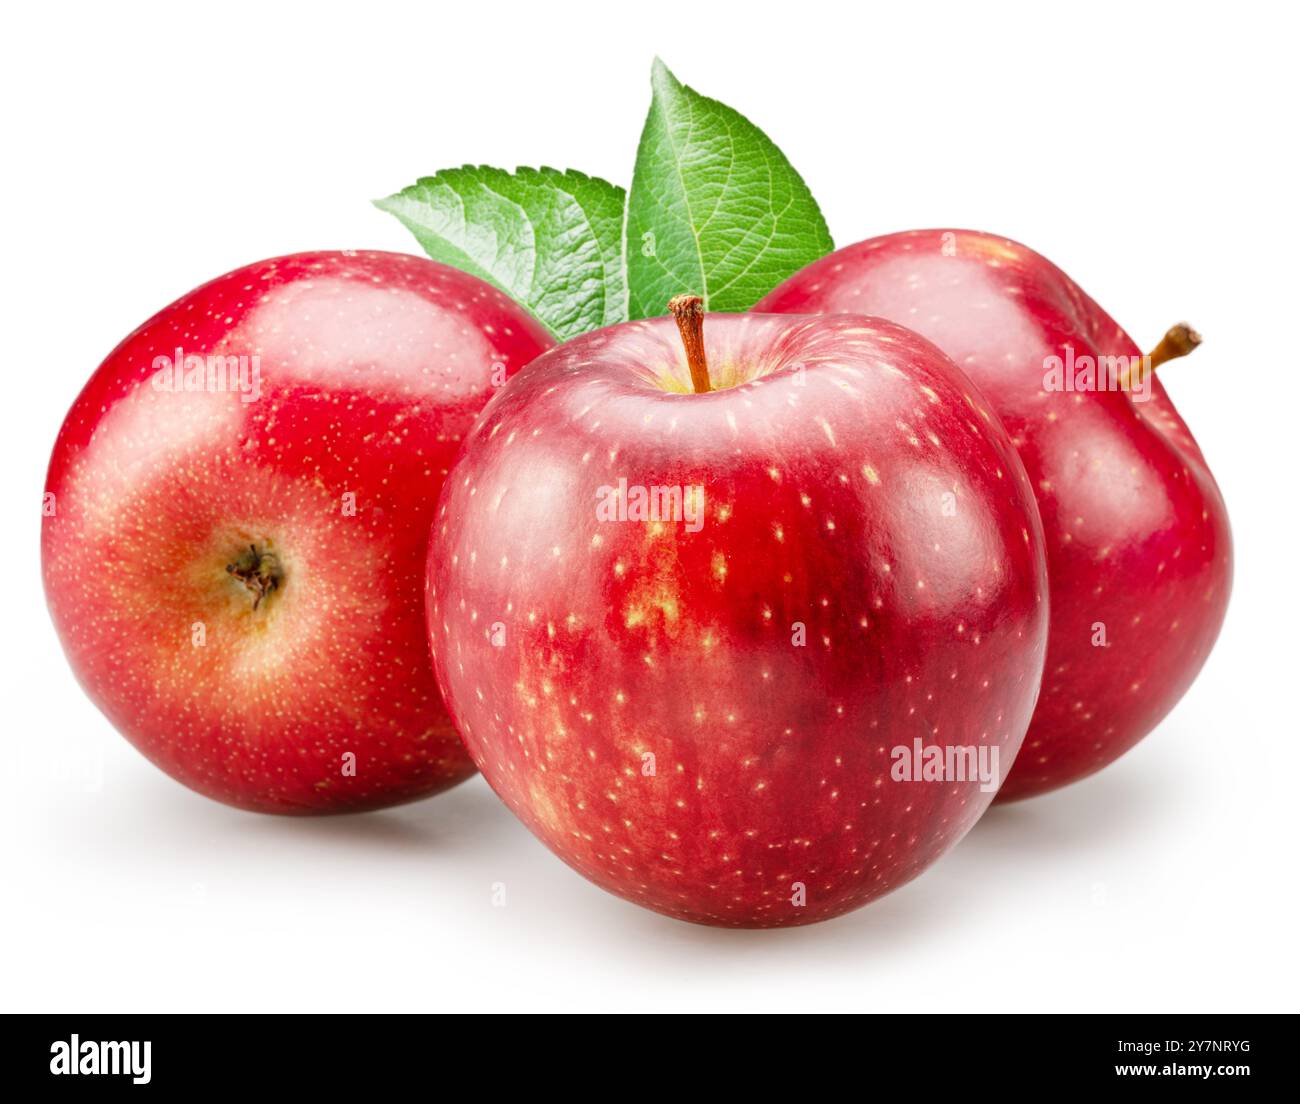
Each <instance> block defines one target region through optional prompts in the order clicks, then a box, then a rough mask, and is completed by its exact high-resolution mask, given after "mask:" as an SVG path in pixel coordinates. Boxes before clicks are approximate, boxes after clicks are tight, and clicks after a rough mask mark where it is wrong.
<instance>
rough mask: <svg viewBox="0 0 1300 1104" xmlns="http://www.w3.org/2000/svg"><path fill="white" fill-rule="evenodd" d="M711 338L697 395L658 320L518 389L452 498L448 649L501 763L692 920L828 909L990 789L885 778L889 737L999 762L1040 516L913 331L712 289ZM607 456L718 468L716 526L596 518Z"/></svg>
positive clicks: (910, 856)
mask: <svg viewBox="0 0 1300 1104" xmlns="http://www.w3.org/2000/svg"><path fill="white" fill-rule="evenodd" d="M705 344H706V349H707V354H708V359H709V362H710V364H711V366H712V367H711V376H712V380H713V385H714V387H715V388H718V389H717V390H714V391H712V392H710V393H706V394H694V393H690V383H689V375H688V373H687V368H686V365H685V358H684V354H683V352H682V346H681V344H680V342H679V340H678V335H677V333H676V330H675V328H674V323H673V321H672V320H671V319H668V318H658V319H652V320H648V321H644V322H633V323H627V324H624V325H620V326H615V327H611V328H609V329H605V330H600V331H596V332H594V333H591V334H587V335H584V336H582V337H579V338H577V339H575V340H572V341H570V342H568V343H566V344H565V345H562V346H560V347H558V348H556V349H554V350H552V351H551V352H550V353H548V354H546V355H545V356H543V357H540V358H539V359H538V360H536V361H535V362H533V364H532V365H530V366H529V367H528V368H526V369H525V370H524V371H523V372H522V373H520V375H519V376H517V377H516V378H515V379H514V380H512V381H511V382H510V384H508V385H507V386H506V387H505V388H503V389H502V391H501V393H500V394H499V395H498V396H497V397H496V398H495V399H494V400H493V401H492V403H491V404H490V405H489V406H488V408H487V409H486V410H485V412H484V416H483V419H482V420H481V421H480V422H479V424H478V425H477V427H476V428H475V430H474V431H473V432H472V433H471V434H470V436H469V438H468V439H467V441H466V447H465V449H464V451H463V452H462V454H461V457H460V459H459V460H458V463H457V466H456V467H455V468H454V469H453V471H452V473H451V475H450V476H449V477H448V481H447V489H446V491H445V492H444V495H443V499H442V502H441V503H440V505H439V509H438V514H437V517H436V519H435V523H434V529H433V537H432V539H431V541H430V561H429V589H428V621H429V630H430V635H431V640H432V644H433V651H434V657H435V665H436V668H437V670H438V673H439V679H440V683H441V685H442V686H443V689H444V695H445V697H446V700H447V703H448V708H449V709H450V710H451V713H452V716H453V718H455V720H456V723H457V727H458V729H459V730H460V733H461V735H462V737H463V738H464V740H465V742H466V745H467V746H468V747H469V749H470V753H471V755H473V757H474V761H475V763H476V764H477V765H478V767H479V769H480V770H481V771H482V772H483V774H484V776H485V777H486V778H487V780H488V782H489V783H490V784H491V785H492V787H493V788H494V789H495V790H496V791H497V793H498V794H499V795H500V796H501V797H502V798H503V799H504V801H505V802H506V804H507V805H508V806H509V807H510V808H511V809H512V810H513V811H514V812H515V813H516V814H517V815H518V816H519V817H520V819H522V820H523V822H524V823H525V824H526V825H527V826H528V827H529V828H530V829H531V830H532V831H533V832H534V833H535V834H536V835H537V836H538V837H539V838H540V839H541V840H542V841H543V842H544V843H546V845H547V846H548V847H550V848H551V850H552V851H554V852H555V853H556V854H557V855H559V856H560V857H561V858H562V859H563V860H564V861H565V862H567V863H568V864H569V865H570V866H572V867H574V868H575V869H576V870H578V871H579V872H580V873H582V874H584V875H585V876H586V877H588V878H590V879H591V880H592V881H594V882H595V883H597V884H598V885H600V886H603V887H604V888H605V889H607V890H609V891H611V892H613V893H616V894H619V895H621V896H623V897H625V898H627V899H628V900H631V901H634V902H636V903H638V904H641V905H644V906H646V907H648V908H651V909H655V910H657V911H659V912H662V913H665V914H667V915H669V916H673V917H678V918H681V919H684V920H690V921H696V922H701V923H706V924H714V925H722V926H737V927H741V926H744V927H776V926H781V925H793V924H801V923H809V922H812V921H815V920H822V919H826V918H828V917H831V916H835V915H838V914H840V913H844V912H847V911H849V910H850V909H854V908H856V907H858V906H860V905H863V904H865V903H866V902H868V901H870V900H872V899H873V898H876V897H878V896H880V895H881V894H883V893H886V892H888V891H889V890H891V889H893V888H895V887H896V886H898V885H901V884H902V883H903V882H905V881H907V880H908V879H910V878H912V877H913V876H915V875H916V874H918V873H920V872H921V871H922V870H923V869H925V868H926V867H927V866H928V865H929V864H930V863H932V862H934V861H935V859H937V858H938V857H939V856H940V855H941V854H942V853H943V852H944V851H946V850H947V849H948V848H949V847H951V846H952V845H953V844H954V843H955V842H956V841H957V840H958V839H960V838H961V837H962V835H963V834H964V833H965V832H966V831H967V830H968V829H969V828H970V826H971V825H972V824H973V823H974V822H975V820H976V819H977V818H978V817H979V816H980V814H981V813H982V812H983V811H984V809H985V808H986V806H987V805H988V803H989V801H990V800H991V798H992V792H991V790H990V791H988V792H985V791H983V790H981V789H980V788H979V786H978V785H977V784H974V783H969V784H968V783H956V782H903V781H896V780H895V779H894V778H893V777H892V775H891V765H892V759H891V751H892V748H893V747H895V746H898V745H904V744H906V745H910V744H911V742H912V741H913V739H914V738H917V737H920V738H922V739H923V741H924V742H925V743H926V744H927V745H929V744H934V745H948V744H950V743H951V744H962V745H969V746H977V745H979V744H981V743H983V744H988V745H991V746H996V747H997V748H998V749H999V753H1000V757H1001V761H1002V765H1003V768H1004V769H1005V767H1006V765H1007V764H1009V763H1010V761H1011V759H1012V758H1013V757H1014V755H1015V753H1016V750H1017V748H1018V746H1019V744H1020V740H1021V738H1022V735H1023V733H1024V730H1025V727H1026V725H1027V723H1028V720H1029V716H1030V713H1031V711H1032V709H1033V704H1034V700H1035V698H1036V696H1037V692H1038V684H1039V678H1040V674H1041V665H1042V661H1043V656H1044V649H1045V642H1046V627H1047V625H1046V608H1047V607H1046V590H1045V586H1046V574H1045V572H1046V567H1045V560H1044V556H1043V550H1042V546H1041V529H1040V527H1039V522H1038V519H1037V513H1036V511H1035V510H1034V508H1033V495H1032V490H1031V488H1030V487H1029V485H1028V482H1027V479H1026V477H1025V475H1024V472H1023V469H1022V468H1021V465H1020V463H1019V461H1018V460H1017V459H1016V456H1015V451H1014V449H1013V448H1012V447H1011V443H1010V440H1009V439H1008V438H1007V436H1006V433H1005V431H1004V430H1003V429H1002V427H1001V426H1000V425H999V424H998V422H997V420H996V418H994V417H993V416H992V415H991V413H990V412H989V410H988V409H987V406H986V404H985V401H984V400H983V399H982V398H981V397H980V396H979V395H978V394H977V393H976V392H975V391H974V389H973V388H972V387H971V385H970V382H969V381H968V380H967V379H966V378H965V377H963V376H962V375H961V373H960V372H958V371H956V370H955V368H954V367H953V365H952V364H951V362H950V361H948V360H947V358H946V357H944V356H943V355H942V354H940V353H939V352H938V351H937V350H936V349H935V348H934V347H933V346H932V345H930V344H929V343H928V342H926V341H924V340H923V339H921V338H919V337H918V336H917V335H915V334H913V333H911V332H909V331H907V330H905V329H903V328H902V327H898V326H894V325H892V324H890V323H884V322H880V321H878V320H869V319H864V318H852V317H843V318H834V319H831V318H814V319H791V318H778V317H766V318H764V317H757V316H752V315H709V316H707V317H706V321H705ZM800 365H802V366H803V367H802V368H800V367H799V366H800ZM755 375H756V376H757V378H752V379H751V378H750V377H753V376H755ZM746 379H749V380H750V381H749V382H743V381H744V380H746ZM730 384H739V385H737V386H728V385H730ZM620 478H624V479H627V480H628V487H629V499H630V498H631V491H630V489H631V488H633V487H635V486H643V487H647V488H650V487H673V486H679V487H683V488H691V487H699V488H702V491H701V492H700V494H702V498H703V510H702V512H701V513H700V514H698V515H697V519H698V520H700V521H701V523H700V524H698V525H697V526H696V531H694V532H690V531H688V529H687V526H688V524H689V517H686V516H683V517H682V520H680V521H676V522H674V523H667V522H665V521H664V520H663V519H662V516H661V520H660V521H659V522H658V523H655V522H646V521H631V520H629V521H610V520H599V519H598V517H597V512H596V511H597V505H598V498H597V492H598V489H599V488H600V487H602V486H610V487H616V486H618V485H619V480H620ZM946 494H950V495H952V496H953V497H952V498H951V499H945V497H944V496H945V495H946ZM696 501H697V502H698V501H699V499H696ZM946 503H947V504H951V505H952V506H954V507H955V508H953V509H952V510H951V511H950V512H949V511H946V510H945V504H946ZM683 514H685V511H683ZM797 622H798V623H802V624H803V625H804V627H805V630H806V640H805V644H804V646H795V645H794V640H795V639H796V633H797V629H796V628H795V627H794V626H795V624H796V623H797ZM494 632H495V633H496V634H497V639H498V640H499V644H494V643H493V634H494ZM647 755H652V756H653V757H654V758H653V762H652V763H651V762H650V761H648V760H647V759H646V758H645V756H647ZM651 765H652V766H653V773H647V768H648V766H651ZM796 883H803V886H804V889H805V892H806V899H805V902H804V903H803V904H800V905H796V904H794V903H793V901H794V899H795V896H796V893H797V886H796Z"/></svg>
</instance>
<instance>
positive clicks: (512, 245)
mask: <svg viewBox="0 0 1300 1104" xmlns="http://www.w3.org/2000/svg"><path fill="white" fill-rule="evenodd" d="M623 197H624V192H623V189H622V188H620V187H618V186H617V185H615V184H610V183H607V182H606V181H604V180H599V179H597V178H596V177H594V176H585V175H583V174H582V173H580V172H575V171H574V170H572V169H570V170H568V171H566V172H560V171H558V170H557V169H548V168H540V169H516V170H515V171H514V172H513V173H509V172H506V171H505V170H504V169H492V168H488V167H487V166H479V167H475V166H473V165H466V166H465V167H464V168H460V169H443V170H442V171H441V172H439V173H435V174H434V175H433V176H426V177H423V178H421V179H420V180H418V181H417V182H416V183H414V184H412V185H411V186H410V187H409V188H404V189H402V191H400V192H398V193H397V194H396V195H392V196H389V197H388V198H387V199H377V200H375V206H376V207H378V208H379V209H380V210H382V211H387V212H389V213H390V214H392V215H395V216H396V217H397V218H398V219H399V220H400V221H401V223H402V224H403V225H404V226H405V227H406V228H407V229H408V230H410V231H411V233H412V234H414V235H415V237H416V240H417V241H419V243H420V245H421V246H422V247H423V248H424V251H425V252H426V253H428V254H429V256H430V257H432V258H433V259H434V260H435V261H442V262H443V263H444V264H449V265H453V266H454V267H456V268H459V269H463V270H464V271H465V272H468V273H470V274H471V275H474V276H478V277H479V278H480V279H483V280H487V281H488V282H489V283H492V284H495V285H496V286H497V287H499V288H500V289H501V290H502V291H504V292H505V293H506V294H507V295H510V296H511V297H513V298H514V299H516V300H517V301H518V302H520V303H522V304H524V306H526V307H528V308H529V310H531V311H532V312H533V313H534V314H535V315H536V316H537V317H538V318H540V319H541V320H542V322H544V323H545V324H546V325H547V326H548V327H550V329H551V331H552V332H553V333H554V334H555V335H556V336H557V337H559V338H561V339H565V338H569V337H573V336H575V335H576V334H580V333H586V332H587V331H588V330H594V329H597V328H598V327H600V326H608V325H611V324H612V323H614V322H622V321H624V320H626V318H627V285H626V281H625V279H624V275H623V256H622V234H623Z"/></svg>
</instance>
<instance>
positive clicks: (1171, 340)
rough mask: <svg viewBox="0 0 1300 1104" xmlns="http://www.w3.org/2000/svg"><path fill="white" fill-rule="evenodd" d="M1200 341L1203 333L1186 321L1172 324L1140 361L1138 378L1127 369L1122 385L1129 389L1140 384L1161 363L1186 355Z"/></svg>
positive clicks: (1137, 372)
mask: <svg viewBox="0 0 1300 1104" xmlns="http://www.w3.org/2000/svg"><path fill="white" fill-rule="evenodd" d="M1200 343H1201V335H1200V334H1198V333H1197V332H1196V331H1195V330H1194V329H1192V327H1191V326H1189V325H1188V324H1187V323H1186V322H1179V323H1177V324H1176V325H1174V326H1170V327H1169V329H1168V330H1166V331H1165V336H1164V337H1162V338H1161V339H1160V342H1159V344H1157V345H1156V347H1155V348H1154V349H1152V350H1151V352H1149V353H1147V355H1146V356H1145V357H1143V358H1142V360H1141V361H1140V362H1139V363H1138V366H1137V370H1136V377H1137V378H1136V379H1133V378H1132V377H1133V375H1134V373H1133V371H1131V370H1130V371H1127V372H1125V373H1124V375H1123V376H1122V377H1121V379H1120V386H1121V387H1123V388H1125V389H1127V388H1129V387H1131V386H1138V385H1140V384H1141V383H1142V381H1143V380H1144V379H1146V376H1147V373H1148V372H1154V371H1155V370H1156V369H1157V368H1159V367H1160V365H1162V364H1165V363H1167V362H1168V361H1171V360H1177V359H1178V358H1179V357H1185V356H1186V355H1187V354H1188V353H1190V352H1191V351H1192V350H1193V349H1195V348H1196V346H1198V345H1199V344H1200Z"/></svg>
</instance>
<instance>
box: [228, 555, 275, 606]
mask: <svg viewBox="0 0 1300 1104" xmlns="http://www.w3.org/2000/svg"><path fill="white" fill-rule="evenodd" d="M226 571H227V572H228V573H229V574H231V575H233V576H234V577H235V578H236V579H238V580H239V581H240V582H241V583H243V584H244V586H246V587H248V589H249V591H250V592H251V593H252V595H253V609H257V607H258V606H260V605H261V604H262V599H263V598H265V597H266V596H267V595H268V594H270V593H271V591H273V590H277V589H278V588H279V586H280V584H281V583H282V582H283V581H284V572H283V571H282V570H280V561H279V559H278V558H277V557H276V554H275V553H274V552H263V551H261V550H259V549H258V547H257V545H255V544H250V545H249V546H248V551H247V552H241V553H240V554H239V558H238V559H237V560H235V561H234V562H233V563H228V564H226Z"/></svg>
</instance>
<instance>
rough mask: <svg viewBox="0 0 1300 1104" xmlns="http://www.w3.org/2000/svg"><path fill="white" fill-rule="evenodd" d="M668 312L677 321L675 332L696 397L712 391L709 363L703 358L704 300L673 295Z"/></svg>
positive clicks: (693, 296)
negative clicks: (682, 348) (683, 350)
mask: <svg viewBox="0 0 1300 1104" xmlns="http://www.w3.org/2000/svg"><path fill="white" fill-rule="evenodd" d="M668 310H669V311H670V312H671V313H672V316H673V317H674V318H675V319H677V331H678V333H680V334H681V335H682V345H683V346H684V347H685V349H686V366H687V367H688V368H689V369H690V370H691V385H692V386H693V387H694V388H695V393H696V394H697V395H703V394H704V393H705V392H707V391H712V390H713V387H712V385H711V384H710V383H709V362H708V361H707V360H706V359H705V356H704V300H703V299H701V298H700V297H699V296H698V295H674V296H673V297H672V298H671V299H669V300H668Z"/></svg>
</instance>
